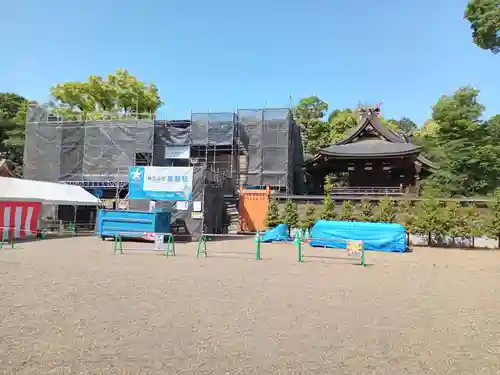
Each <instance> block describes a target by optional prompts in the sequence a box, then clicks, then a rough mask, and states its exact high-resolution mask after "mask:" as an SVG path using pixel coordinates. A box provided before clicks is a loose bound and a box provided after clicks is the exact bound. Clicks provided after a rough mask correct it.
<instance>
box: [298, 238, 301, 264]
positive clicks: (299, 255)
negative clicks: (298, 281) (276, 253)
mask: <svg viewBox="0 0 500 375" xmlns="http://www.w3.org/2000/svg"><path fill="white" fill-rule="evenodd" d="M297 260H298V261H299V263H302V241H300V240H299V241H298V243H297Z"/></svg>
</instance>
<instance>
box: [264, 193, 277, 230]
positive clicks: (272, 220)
mask: <svg viewBox="0 0 500 375" xmlns="http://www.w3.org/2000/svg"><path fill="white" fill-rule="evenodd" d="M279 223H280V208H279V205H278V202H277V201H276V200H275V199H271V201H270V202H269V206H268V207H267V213H266V217H265V219H264V225H265V226H266V227H268V228H274V227H275V226H277V225H278V224H279Z"/></svg>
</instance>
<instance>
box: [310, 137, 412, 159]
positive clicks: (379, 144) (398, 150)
mask: <svg viewBox="0 0 500 375" xmlns="http://www.w3.org/2000/svg"><path fill="white" fill-rule="evenodd" d="M421 149H422V147H421V146H417V145H414V144H413V143H392V142H387V141H384V140H379V139H377V140H369V141H363V142H355V143H348V144H341V145H339V144H337V145H331V146H328V147H325V148H322V149H320V150H319V151H318V154H317V155H316V156H315V157H314V159H316V158H318V157H319V158H321V157H324V156H326V157H336V158H374V157H376V158H381V157H389V158H390V157H399V156H409V155H413V154H418V153H419V152H420V151H421Z"/></svg>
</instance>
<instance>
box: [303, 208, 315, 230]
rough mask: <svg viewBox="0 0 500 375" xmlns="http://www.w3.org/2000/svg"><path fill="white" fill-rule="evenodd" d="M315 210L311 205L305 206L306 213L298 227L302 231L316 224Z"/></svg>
mask: <svg viewBox="0 0 500 375" xmlns="http://www.w3.org/2000/svg"><path fill="white" fill-rule="evenodd" d="M316 220H317V219H316V208H315V207H314V206H313V205H309V204H308V205H307V206H306V211H305V213H304V216H303V217H302V220H301V221H300V226H301V227H302V228H303V229H311V228H312V226H313V225H314V224H316Z"/></svg>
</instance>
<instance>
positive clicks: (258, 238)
mask: <svg viewBox="0 0 500 375" xmlns="http://www.w3.org/2000/svg"><path fill="white" fill-rule="evenodd" d="M255 241H256V242H257V246H256V250H255V259H256V260H261V259H262V258H261V257H260V231H257V237H256V238H255Z"/></svg>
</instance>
